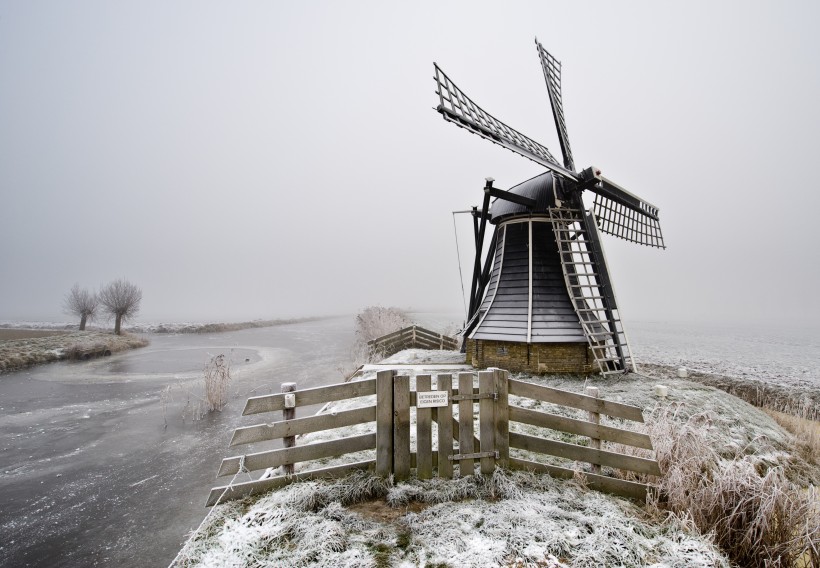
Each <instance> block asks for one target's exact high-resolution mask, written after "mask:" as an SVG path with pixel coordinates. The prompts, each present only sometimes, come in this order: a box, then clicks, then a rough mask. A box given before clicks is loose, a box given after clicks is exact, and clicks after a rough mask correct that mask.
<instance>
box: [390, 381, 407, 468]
mask: <svg viewBox="0 0 820 568" xmlns="http://www.w3.org/2000/svg"><path fill="white" fill-rule="evenodd" d="M409 477H410V377H409V376H407V375H399V376H396V377H393V478H394V479H395V480H396V481H403V480H405V479H407V478H409Z"/></svg>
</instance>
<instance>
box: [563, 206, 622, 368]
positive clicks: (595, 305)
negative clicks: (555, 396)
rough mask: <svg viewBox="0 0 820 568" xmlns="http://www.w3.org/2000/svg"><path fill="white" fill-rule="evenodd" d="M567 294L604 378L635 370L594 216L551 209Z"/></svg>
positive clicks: (576, 211) (579, 211)
mask: <svg viewBox="0 0 820 568" xmlns="http://www.w3.org/2000/svg"><path fill="white" fill-rule="evenodd" d="M550 218H551V219H552V223H553V225H552V227H553V231H554V232H555V240H556V242H557V243H558V251H559V253H560V258H561V269H562V271H563V273H564V280H565V283H566V286H567V292H568V293H569V296H570V299H571V300H572V304H573V307H574V308H575V313H576V314H577V316H578V319H579V321H580V322H581V327H582V328H583V330H584V335H585V336H586V339H587V343H588V344H589V347H590V349H591V350H592V354H593V356H594V357H595V362H596V363H597V364H598V368H599V369H600V371H601V374H603V375H610V374H613V373H623V372H626V371H631V370H634V363H633V361H632V354H631V351H630V349H629V343H628V341H627V338H626V333H625V332H624V329H623V325H622V323H621V318H620V315H619V313H618V306H617V303H616V300H615V292H614V290H613V288H612V284H611V282H610V280H609V271H608V269H607V266H606V260H605V258H604V256H603V250H602V249H601V248H600V240H599V239H598V235H597V229H596V225H595V217H594V214H589V213H588V214H585V213H583V212H582V211H581V210H580V209H569V208H551V209H550Z"/></svg>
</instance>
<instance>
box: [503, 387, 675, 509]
mask: <svg viewBox="0 0 820 568" xmlns="http://www.w3.org/2000/svg"><path fill="white" fill-rule="evenodd" d="M509 393H510V395H513V396H519V397H523V398H530V399H535V400H539V401H544V402H549V403H552V404H557V405H561V406H567V407H571V408H577V409H580V410H586V411H588V412H590V413H591V416H590V418H592V419H591V420H588V421H586V420H579V419H575V418H568V417H566V416H559V415H556V414H551V413H548V412H541V411H537V410H530V409H527V408H522V407H520V406H516V405H512V404H510V405H509V419H510V421H511V422H519V423H521V424H525V425H530V426H536V427H541V428H549V429H551V430H557V431H560V432H566V433H568V434H575V435H580V436H584V437H588V438H590V440H591V441H593V442H595V441H601V440H605V441H609V442H616V443H619V444H623V445H626V446H634V447H638V448H644V449H647V450H651V449H652V440H651V439H650V438H649V436H648V435H647V434H643V433H640V432H633V431H631V430H625V429H621V428H615V427H613V426H602V425H601V424H599V423H597V422H598V420H597V418H596V417H597V415H600V414H606V415H608V416H612V417H615V418H621V419H624V420H630V421H634V422H643V413H642V412H641V409H640V408H638V407H635V406H629V405H626V404H621V403H618V402H612V401H609V400H603V399H600V398H596V397H593V396H587V395H583V394H576V393H572V392H567V391H563V390H558V389H554V388H550V387H545V386H541V385H536V384H533V383H527V382H524V381H519V380H515V379H510V380H509ZM509 444H510V448H517V449H521V450H525V451H528V452H532V453H536V454H538V453H540V454H546V455H550V456H555V457H559V458H565V459H570V460H575V461H579V462H586V463H590V464H592V465H593V466H607V467H612V468H616V469H622V470H628V471H634V472H637V473H646V474H649V475H660V474H661V471H660V468H659V467H658V462H657V461H655V460H652V459H646V458H639V457H634V456H628V455H623V454H619V453H617V452H612V451H606V450H602V449H599V448H596V447H588V446H584V445H580V444H572V443H569V442H561V441H557V440H551V439H546V438H540V437H536V436H531V435H527V434H521V433H516V432H510V438H509ZM593 445H598V444H593ZM599 447H600V446H599ZM510 467H513V468H518V469H528V470H532V471H538V472H543V473H548V474H550V475H551V476H553V477H559V478H565V479H567V478H572V477H573V476H575V474H576V471H575V470H574V469H570V468H565V467H560V466H555V465H550V464H546V463H541V462H536V461H531V460H525V459H520V458H510ZM593 471H594V472H595V471H600V469H599V468H593ZM584 476H585V478H586V483H587V485H589V487H591V488H593V489H598V490H601V491H605V492H607V493H614V494H616V495H621V496H624V497H630V498H633V499H639V500H644V499H646V491H647V487H646V485H644V484H642V483H637V482H633V481H626V480H623V479H618V478H614V477H607V476H603V475H600V473H589V472H586V473H584Z"/></svg>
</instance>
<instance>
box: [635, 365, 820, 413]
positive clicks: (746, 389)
mask: <svg viewBox="0 0 820 568" xmlns="http://www.w3.org/2000/svg"><path fill="white" fill-rule="evenodd" d="M676 370H677V367H670V366H665V365H649V364H644V365H641V372H642V373H644V374H646V375H648V376H651V377H654V378H659V379H663V380H666V379H667V378H668V377H673V376H675V373H676ZM688 374H689V379H690V380H692V381H695V382H698V383H701V384H704V385H708V386H710V387H715V388H719V389H720V390H722V391H725V392H728V393H729V394H731V395H734V396H736V397H738V398H741V399H743V400H745V401H746V402H748V403H749V404H752V405H754V406H757V407H760V408H768V409H770V410H776V411H777V412H783V413H785V414H791V415H792V416H797V417H799V418H805V419H807V420H813V421H820V383H818V382H817V379H815V380H813V381H806V380H804V381H792V382H787V381H775V380H768V379H764V378H761V377H754V376H748V375H744V376H729V375H720V374H716V373H710V372H705V371H692V370H689V373H688Z"/></svg>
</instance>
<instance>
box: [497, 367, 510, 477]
mask: <svg viewBox="0 0 820 568" xmlns="http://www.w3.org/2000/svg"><path fill="white" fill-rule="evenodd" d="M493 376H494V378H495V390H496V392H497V393H498V402H497V403H496V406H495V449H496V450H498V461H497V463H498V466H499V467H502V468H506V467H508V466H509V458H510V417H509V410H510V409H509V396H508V395H507V380H508V379H509V376H510V372H509V371H503V370H501V369H493Z"/></svg>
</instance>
